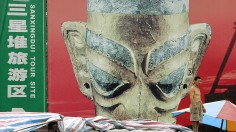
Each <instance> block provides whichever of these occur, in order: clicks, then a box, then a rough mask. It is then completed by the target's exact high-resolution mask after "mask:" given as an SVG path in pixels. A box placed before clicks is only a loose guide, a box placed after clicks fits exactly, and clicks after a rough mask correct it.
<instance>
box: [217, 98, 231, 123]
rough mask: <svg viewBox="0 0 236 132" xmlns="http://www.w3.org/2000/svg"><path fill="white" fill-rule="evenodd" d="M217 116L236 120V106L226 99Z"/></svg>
mask: <svg viewBox="0 0 236 132" xmlns="http://www.w3.org/2000/svg"><path fill="white" fill-rule="evenodd" d="M217 118H221V119H225V120H230V121H234V122H236V106H234V105H233V104H232V103H231V102H230V101H226V102H225V104H224V106H223V107H222V109H221V111H220V113H219V114H218V115H217Z"/></svg>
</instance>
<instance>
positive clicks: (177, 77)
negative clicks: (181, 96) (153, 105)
mask: <svg viewBox="0 0 236 132" xmlns="http://www.w3.org/2000/svg"><path fill="white" fill-rule="evenodd" d="M184 70H185V66H181V67H180V68H178V69H177V70H175V71H174V72H172V73H171V74H169V75H168V76H166V77H164V78H162V79H161V80H160V81H159V82H158V83H156V84H151V85H150V89H151V91H152V92H153V95H155V96H156V98H158V99H164V98H171V97H173V96H174V95H175V94H176V93H177V92H178V90H179V86H180V84H181V82H182V80H183V76H184Z"/></svg>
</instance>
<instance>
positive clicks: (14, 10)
mask: <svg viewBox="0 0 236 132" xmlns="http://www.w3.org/2000/svg"><path fill="white" fill-rule="evenodd" d="M45 8H46V0H1V4H0V12H1V15H0V31H1V33H0V59H1V62H0V64H1V65H0V111H11V110H12V109H13V108H23V109H24V110H25V111H32V112H34V111H38V112H43V111H46V20H45V19H46V9H45Z"/></svg>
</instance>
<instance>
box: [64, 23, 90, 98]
mask: <svg viewBox="0 0 236 132" xmlns="http://www.w3.org/2000/svg"><path fill="white" fill-rule="evenodd" d="M61 29H62V34H63V37H64V40H65V42H66V47H67V50H68V52H69V55H70V59H71V62H72V65H73V70H74V73H75V76H76V80H77V83H78V84H79V87H80V91H81V92H82V93H83V94H84V95H85V96H86V97H88V98H89V99H92V91H91V81H90V74H89V72H88V69H87V66H86V56H85V55H86V43H85V38H86V24H85V23H81V22H64V23H63V24H62V27H61Z"/></svg>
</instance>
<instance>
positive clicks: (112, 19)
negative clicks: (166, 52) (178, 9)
mask: <svg viewBox="0 0 236 132" xmlns="http://www.w3.org/2000/svg"><path fill="white" fill-rule="evenodd" d="M188 28H189V23H188V14H187V13H180V14H173V15H158V16H156V15H140V14H111V13H95V12H89V13H88V29H89V30H92V31H94V32H95V33H97V34H100V35H102V36H103V37H105V38H109V39H111V40H113V41H115V42H117V43H119V44H121V45H124V46H125V47H127V48H128V49H131V50H132V51H135V50H137V51H138V52H139V54H140V53H141V54H142V53H144V54H146V53H147V51H150V50H152V49H155V48H158V47H160V46H161V45H162V44H164V43H165V42H166V41H168V40H171V39H176V38H179V37H182V36H184V35H186V34H187V33H188Z"/></svg>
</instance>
